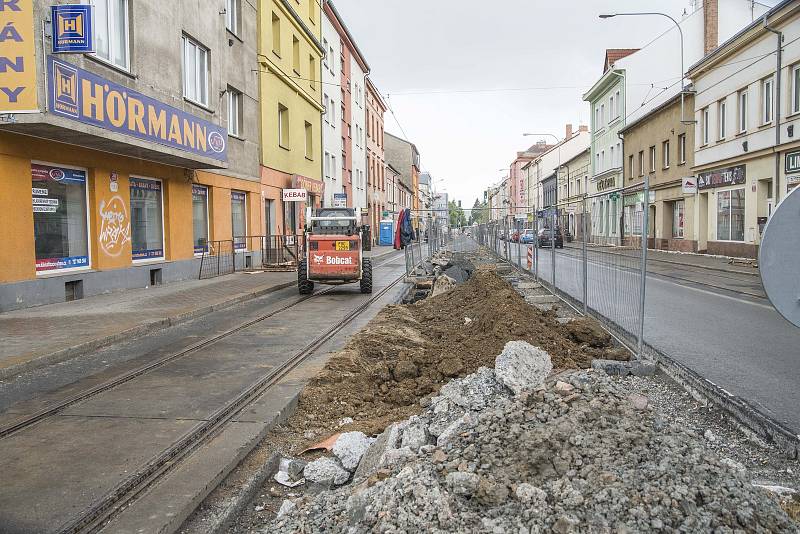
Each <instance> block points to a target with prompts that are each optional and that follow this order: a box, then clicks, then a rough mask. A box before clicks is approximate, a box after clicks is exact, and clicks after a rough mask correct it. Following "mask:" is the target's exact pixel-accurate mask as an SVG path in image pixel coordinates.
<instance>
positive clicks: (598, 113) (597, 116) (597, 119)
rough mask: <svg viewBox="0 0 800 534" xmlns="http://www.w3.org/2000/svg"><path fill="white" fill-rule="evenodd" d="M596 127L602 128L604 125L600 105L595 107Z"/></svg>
mask: <svg viewBox="0 0 800 534" xmlns="http://www.w3.org/2000/svg"><path fill="white" fill-rule="evenodd" d="M594 127H595V129H597V130H599V129H600V128H602V126H601V125H600V107H595V108H594Z"/></svg>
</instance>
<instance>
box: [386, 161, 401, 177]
mask: <svg viewBox="0 0 800 534" xmlns="http://www.w3.org/2000/svg"><path fill="white" fill-rule="evenodd" d="M386 166H387V167H388V168H389V170H390V171H392V172H393V173H394V174H395V175H396V176H400V171H398V170H397V169H395V168H394V167H393V166H392V164H391V163H387V164H386Z"/></svg>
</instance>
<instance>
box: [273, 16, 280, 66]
mask: <svg viewBox="0 0 800 534" xmlns="http://www.w3.org/2000/svg"><path fill="white" fill-rule="evenodd" d="M272 51H273V52H275V54H276V55H278V56H280V55H281V19H280V17H278V15H276V14H275V13H273V14H272Z"/></svg>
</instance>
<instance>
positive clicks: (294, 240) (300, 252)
mask: <svg viewBox="0 0 800 534" xmlns="http://www.w3.org/2000/svg"><path fill="white" fill-rule="evenodd" d="M260 247H261V266H262V268H264V269H267V270H289V271H291V270H295V269H297V264H298V263H299V261H300V260H301V259H302V258H303V256H304V254H305V236H303V235H268V236H261V240H260Z"/></svg>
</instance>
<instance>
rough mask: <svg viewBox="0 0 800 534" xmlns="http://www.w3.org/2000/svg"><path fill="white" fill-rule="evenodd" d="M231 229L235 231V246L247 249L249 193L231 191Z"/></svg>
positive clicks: (235, 247) (239, 248)
mask: <svg viewBox="0 0 800 534" xmlns="http://www.w3.org/2000/svg"><path fill="white" fill-rule="evenodd" d="M231 230H232V233H233V248H234V249H235V250H245V249H246V248H247V239H246V237H245V236H246V235H247V193H245V192H243V191H231Z"/></svg>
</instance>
